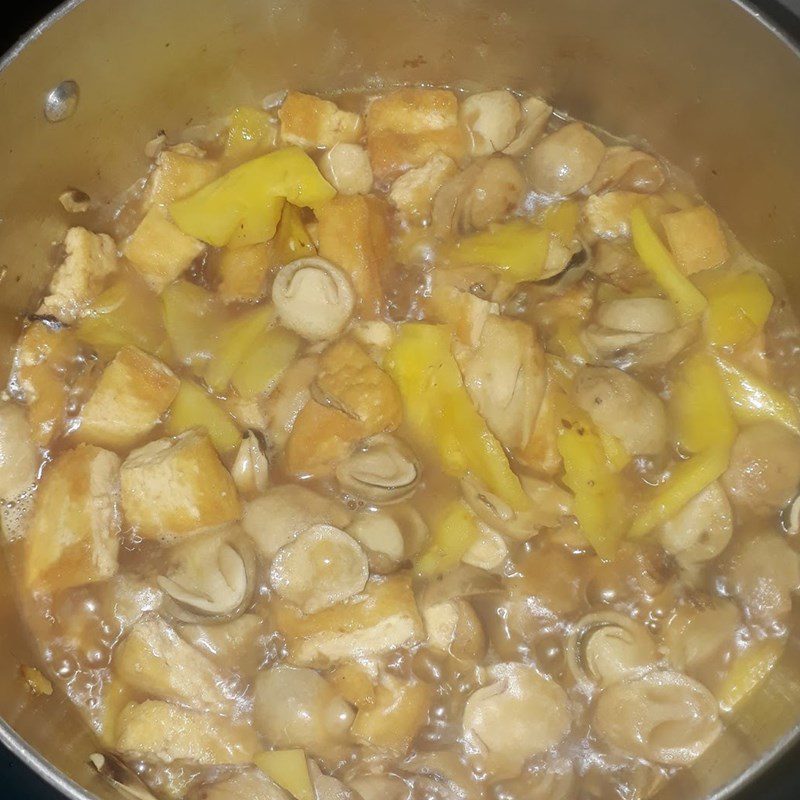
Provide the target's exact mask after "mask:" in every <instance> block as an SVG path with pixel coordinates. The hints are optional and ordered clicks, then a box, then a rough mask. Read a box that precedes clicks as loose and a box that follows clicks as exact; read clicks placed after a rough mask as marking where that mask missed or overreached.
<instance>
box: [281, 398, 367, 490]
mask: <svg viewBox="0 0 800 800" xmlns="http://www.w3.org/2000/svg"><path fill="white" fill-rule="evenodd" d="M363 430H364V427H363V425H362V424H361V423H360V422H359V421H358V420H356V419H353V418H352V417H349V416H347V414H345V413H344V412H343V411H339V409H337V408H330V407H329V406H323V405H322V404H321V403H317V402H316V401H315V400H309V401H308V402H307V403H306V404H305V406H304V407H303V409H302V411H301V412H300V413H299V414H298V415H297V419H295V421H294V425H293V426H292V432H291V433H290V434H289V439H288V440H287V442H286V449H285V450H284V462H285V464H286V469H287V470H288V471H289V472H290V473H291V474H292V475H316V476H324V475H328V474H330V473H331V471H332V470H333V467H334V465H335V464H336V463H338V462H339V461H341V460H342V459H343V458H345V457H346V456H348V455H349V454H350V452H351V450H352V449H353V447H354V446H355V443H356V442H357V441H359V440H360V439H361V438H363Z"/></svg>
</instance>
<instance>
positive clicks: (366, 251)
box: [317, 195, 389, 316]
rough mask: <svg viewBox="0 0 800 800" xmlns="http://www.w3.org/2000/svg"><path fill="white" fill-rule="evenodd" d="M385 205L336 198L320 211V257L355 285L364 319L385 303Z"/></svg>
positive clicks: (376, 201) (366, 199) (375, 200)
mask: <svg viewBox="0 0 800 800" xmlns="http://www.w3.org/2000/svg"><path fill="white" fill-rule="evenodd" d="M387 218H388V214H387V207H386V204H385V203H384V202H383V201H382V200H379V199H378V198H376V197H365V196H363V195H354V196H352V197H336V198H334V199H333V200H331V201H330V202H329V203H326V204H325V205H323V206H321V207H320V208H319V209H317V219H318V220H319V254H320V255H321V256H322V257H323V258H327V259H328V261H332V262H333V263H334V264H336V265H337V266H339V267H341V269H343V270H344V271H345V272H346V273H347V274H348V275H349V277H350V280H351V281H352V282H353V287H354V288H355V290H356V294H357V295H358V300H359V310H360V312H361V315H362V316H376V315H377V314H378V311H379V310H380V306H381V303H382V302H383V287H382V285H381V284H382V273H383V271H384V269H385V268H386V263H387V261H388V259H389V229H388V222H387Z"/></svg>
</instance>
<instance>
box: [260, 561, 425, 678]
mask: <svg viewBox="0 0 800 800" xmlns="http://www.w3.org/2000/svg"><path fill="white" fill-rule="evenodd" d="M270 609H271V612H272V617H271V618H272V622H273V624H274V625H275V627H276V629H277V630H278V632H279V633H281V635H282V636H283V637H284V639H285V640H286V646H287V649H288V653H289V660H290V661H291V662H292V663H295V664H300V665H303V666H310V667H325V666H327V665H328V664H331V663H337V662H341V661H352V660H353V659H356V658H360V657H366V658H369V657H372V656H376V655H378V654H380V653H386V652H389V651H390V650H394V649H396V648H398V647H407V646H410V645H412V644H414V643H416V642H418V641H421V640H422V639H423V638H424V636H425V629H424V627H423V625H422V620H421V619H420V616H419V611H418V610H417V603H416V601H415V599H414V593H413V591H412V590H411V577H410V576H409V575H408V574H407V573H405V574H404V573H398V574H395V575H392V576H390V577H388V578H373V579H371V580H370V581H369V582H368V583H367V586H366V588H365V589H364V592H363V594H360V595H357V596H356V597H355V598H353V599H352V600H350V601H348V602H346V603H339V604H338V605H335V606H332V607H331V608H326V609H324V610H323V611H318V612H317V613H315V614H303V613H302V612H301V611H300V610H299V609H298V608H296V607H295V606H293V605H292V604H290V603H288V602H285V601H283V600H280V599H278V598H276V599H275V600H273V601H272V604H271V607H270Z"/></svg>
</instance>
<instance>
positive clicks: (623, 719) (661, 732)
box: [592, 671, 721, 767]
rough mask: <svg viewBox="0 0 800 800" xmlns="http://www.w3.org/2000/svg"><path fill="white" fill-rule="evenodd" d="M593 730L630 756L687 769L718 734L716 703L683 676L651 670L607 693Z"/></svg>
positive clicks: (599, 703)
mask: <svg viewBox="0 0 800 800" xmlns="http://www.w3.org/2000/svg"><path fill="white" fill-rule="evenodd" d="M592 728H593V730H594V732H595V733H596V734H597V735H598V736H599V737H600V738H601V739H602V740H603V741H604V742H606V743H607V744H609V745H611V746H613V747H616V748H619V749H620V750H622V751H623V752H625V753H627V754H629V755H633V756H636V757H638V758H644V759H647V760H648V761H654V762H656V763H657V764H664V765H666V766H675V767H678V766H685V765H687V764H691V763H692V762H693V761H695V760H696V759H697V758H698V757H699V756H700V755H701V754H702V753H703V752H704V751H705V749H706V748H707V747H708V746H709V745H710V744H711V743H712V742H713V741H714V740H715V739H716V738H717V736H718V735H719V733H720V731H721V725H720V721H719V705H718V704H717V701H716V699H715V698H714V695H712V694H711V692H709V691H708V689H706V688H705V687H704V686H703V685H702V684H701V683H698V682H697V681H695V680H692V678H689V677H688V676H686V675H684V674H683V673H680V672H672V671H664V672H650V673H648V674H647V675H644V676H642V677H639V678H634V679H633V680H629V681H625V682H621V683H615V684H614V685H612V686H609V687H608V688H607V689H605V690H604V691H603V693H602V694H601V695H600V697H599V699H598V700H597V703H596V705H595V708H594V715H593V719H592Z"/></svg>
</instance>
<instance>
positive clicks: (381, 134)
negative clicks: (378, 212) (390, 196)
mask: <svg viewBox="0 0 800 800" xmlns="http://www.w3.org/2000/svg"><path fill="white" fill-rule="evenodd" d="M367 149H368V150H369V157H370V161H371V162H372V171H373V172H374V173H375V176H376V177H377V178H378V179H380V180H385V179H390V178H394V177H396V176H397V175H399V174H400V173H401V172H404V171H405V170H407V169H410V168H411V167H419V166H421V165H422V164H424V163H425V162H426V161H427V160H428V159H429V158H430V157H431V156H433V155H434V154H435V153H437V152H441V153H444V155H446V156H449V157H450V158H452V159H455V160H456V161H458V160H459V159H461V158H463V157H464V154H465V152H466V138H465V136H464V132H463V130H462V129H461V127H460V126H459V124H458V98H457V97H456V96H455V94H453V92H449V91H447V90H445V89H398V90H397V91H395V92H390V93H389V94H387V95H385V96H384V97H380V98H378V99H377V100H375V101H374V102H372V104H371V105H370V107H369V109H368V110H367Z"/></svg>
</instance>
